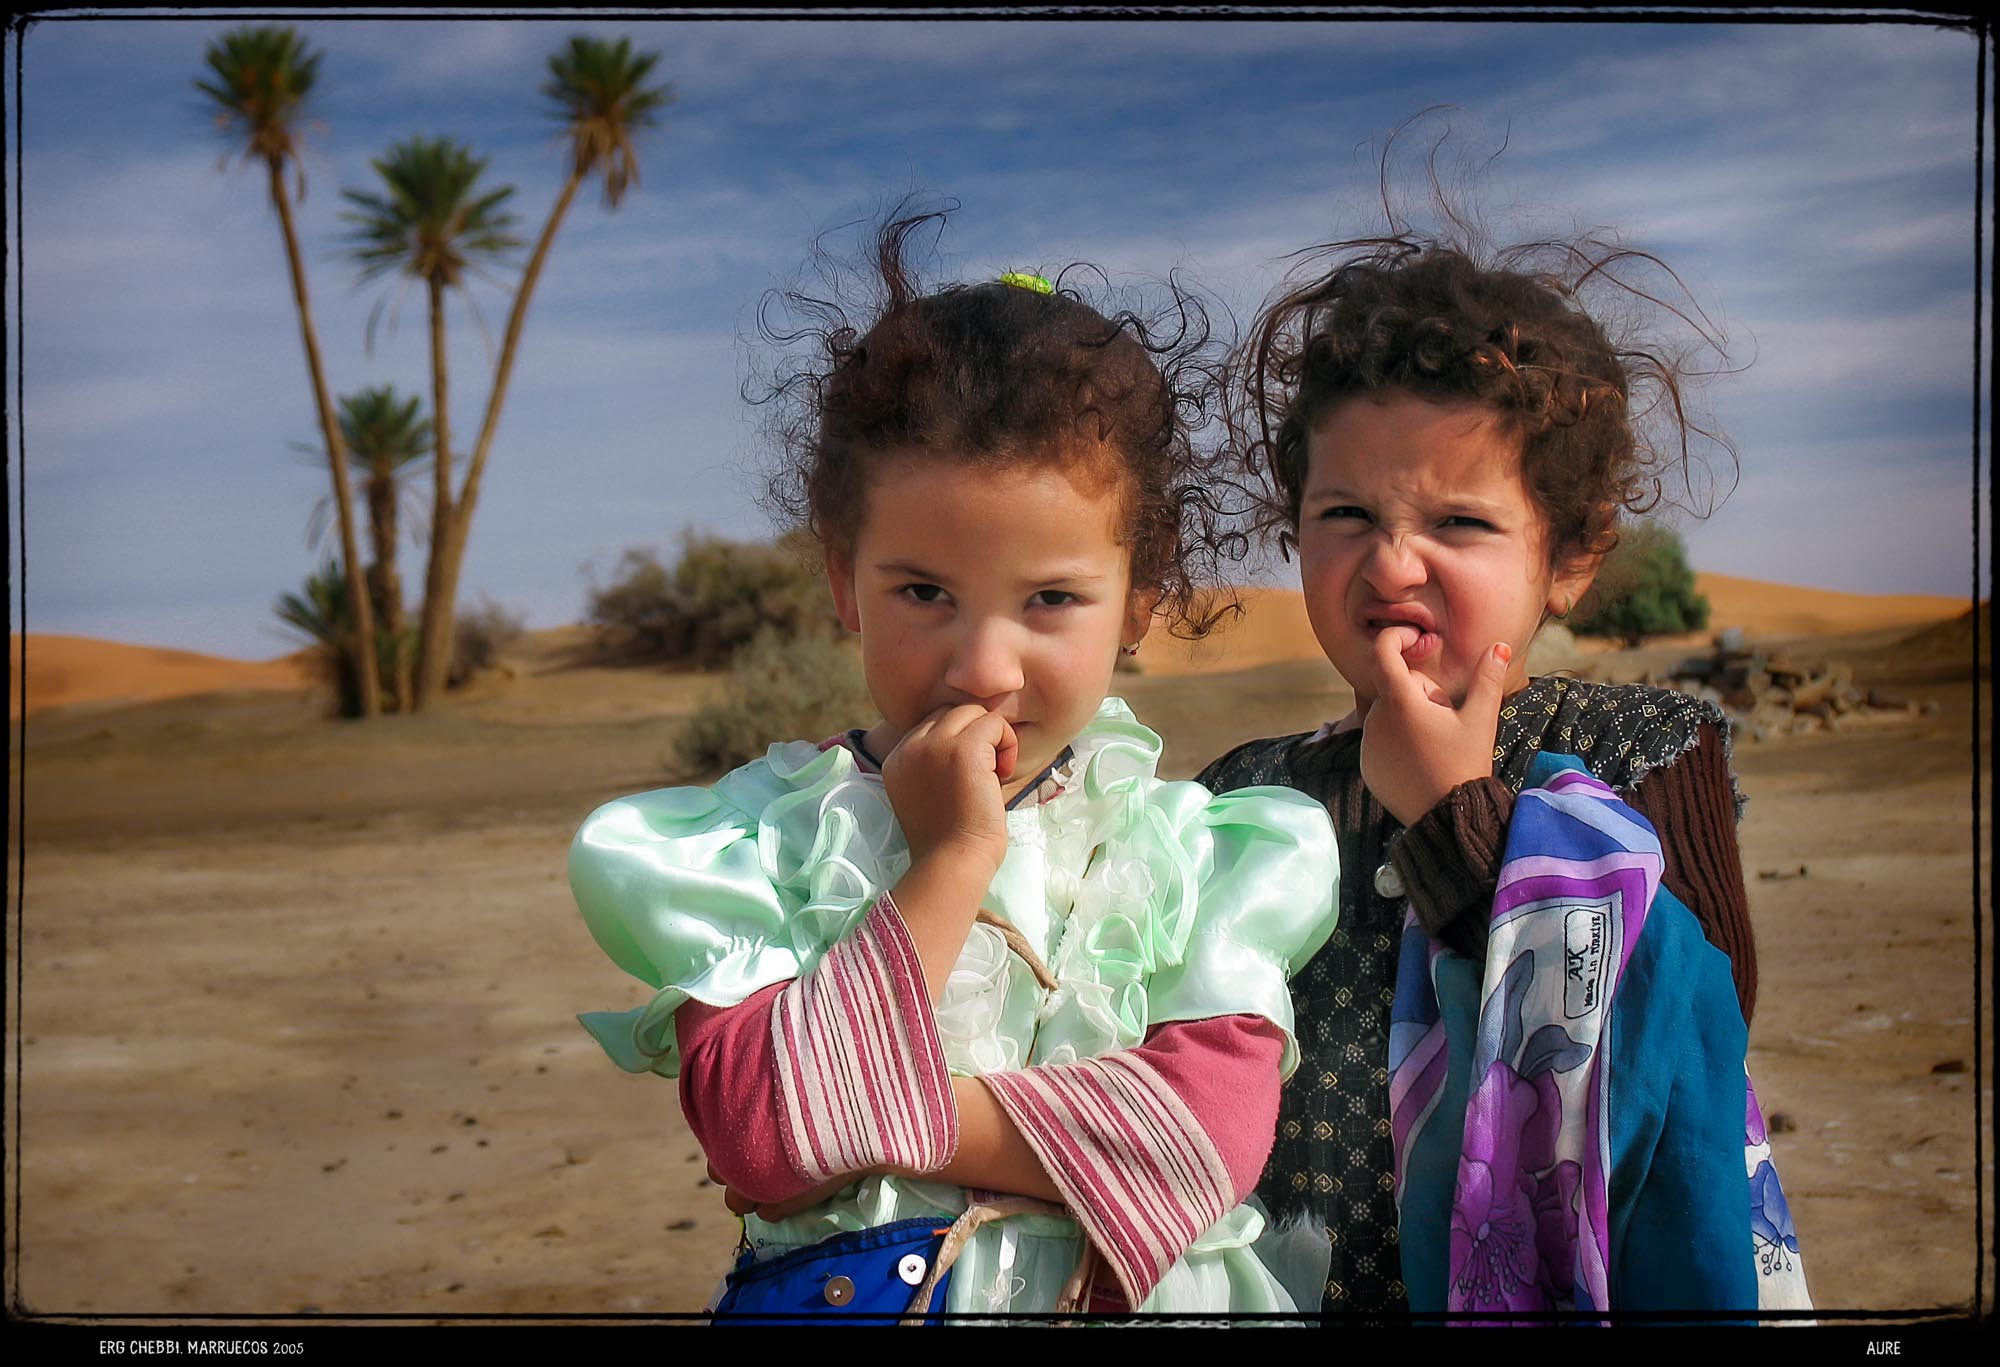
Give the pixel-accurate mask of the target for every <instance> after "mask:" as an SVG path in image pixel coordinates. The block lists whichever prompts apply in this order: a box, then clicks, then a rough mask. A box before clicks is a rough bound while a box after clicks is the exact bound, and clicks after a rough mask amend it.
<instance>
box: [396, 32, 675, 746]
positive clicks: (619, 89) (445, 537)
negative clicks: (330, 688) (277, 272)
mask: <svg viewBox="0 0 2000 1367" xmlns="http://www.w3.org/2000/svg"><path fill="white" fill-rule="evenodd" d="M659 60H660V54H659V53H657V52H642V53H638V54H634V53H633V51H632V44H631V41H630V40H629V39H625V38H620V39H619V40H618V41H617V42H615V43H610V42H604V41H601V40H599V39H595V38H583V37H575V38H571V39H570V40H569V46H568V48H566V49H565V50H563V51H560V52H558V53H556V54H555V55H554V56H552V57H550V58H549V79H548V81H547V82H546V83H545V84H544V85H543V86H542V94H543V95H545V96H546V97H547V98H548V99H549V100H550V102H551V108H550V112H551V114H552V115H553V116H554V117H555V118H556V120H557V121H558V122H560V123H561V124H562V125H563V129H564V132H565V135H566V137H567V140H568V143H569V152H570V157H569V163H570V171H569V178H568V179H567V180H566V181H565V182H564V183H563V188H562V192H561V193H560V194H558V195H557V196H556V202H555V207H554V208H552V209H550V210H549V217H548V222H546V223H545V224H543V225H542V233H541V236H540V237H539V238H538V239H536V242H535V250H534V252H533V253H532V254H531V255H530V256H529V258H528V264H527V267H526V269H525V270H524V271H523V272H522V274H521V283H520V286H519V287H518V288H517V289H516V290H515V291H514V305H513V307H512V309H510V310H509V311H508V314H507V331H506V334H505V336H504V338H503V340H502V341H501V344H500V358H499V361H498V363H497V364H496V366H495V368H494V372H493V388H492V389H491V390H490V391H489V392H488V394H487V398H486V417H485V420H484V421H483V422H482V423H481V424H480V427H479V437H478V440H477V441H476V442H475V443H474V445H473V448H472V460H471V463H470V464H469V465H468V466H467V468H466V472H465V488H464V491H463V492H462V493H461V494H460V495H459V497H458V500H457V503H456V505H455V506H454V507H453V508H452V510H451V516H450V517H449V518H448V519H447V518H446V517H445V516H444V515H443V505H442V504H440V511H439V518H438V522H437V525H436V527H435V528H434V529H433V531H432V534H431V561H430V570H429V574H428V575H427V577H426V581H425V590H424V629H423V642H422V646H421V656H420V659H419V663H418V667H417V705H418V706H419V707H421V706H423V704H424V702H425V700H426V699H428V698H430V697H432V696H435V695H436V694H437V693H439V692H440V691H442V689H443V687H444V682H445V674H446V670H447V669H448V667H449V665H450V663H451V657H452V651H451V635H452V622H453V613H454V611H455V607H454V605H455V603H456V601H457V596H458V575H459V569H460V567H461V566H462V565H463V563H464V559H465V544H466V540H467V538H468V536H469V535H470V533H471V530H472V511H473V508H474V507H475V506H476V505H477V504H478V502H479V480H480V476H481V475H483V474H484V473H485V470H486V457H487V455H488V454H489V453H490V452H491V451H492V449H493V437H494V434H495V433H496V432H497V431H498V430H499V427H500V409H501V406H502V405H503V404H504V403H505V402H506V399H507V383H508V381H509V379H511V378H512V376H513V373H514V357H515V354H516V350H517V348H518V346H519V344H520V340H521V329H522V326H523V324H525V323H526V321H527V318H528V303H529V300H530V299H531V298H532V297H533V296H534V292H535V284H536V282H537V281H539V280H540V279H541V275H542V263H543V262H544V261H545V260H546V259H547V258H548V254H549V246H550V244H552V243H553V242H554V241H555V238H556V230H557V229H558V228H560V227H561V226H562V221H563V218H564V216H565V215H567V214H568V213H569V206H570V201H571V200H573V199H575V198H576V192H577V190H578V189H580V188H581V187H582V185H583V183H584V181H585V180H587V179H589V178H590V176H591V175H592V173H594V172H596V171H599V170H602V171H603V173H604V201H605V204H606V205H607V206H608V207H609V208H611V209H614V210H615V209H616V208H617V207H618V205H619V204H620V202H622V201H623V200H624V198H625V192H626V190H628V189H629V188H631V187H632V186H633V185H636V184H638V181H639V160H638V156H637V153H636V152H635V151H634V149H633V146H632V134H633V132H634V131H635V130H637V129H640V128H646V127H650V126H652V125H653V124H654V123H656V122H657V118H656V116H657V114H658V113H659V111H660V110H662V109H664V108H666V107H667V106H668V105H669V104H672V103H673V100H674V96H673V89H672V87H671V86H662V87H657V88H652V89H648V88H646V86H645V81H646V78H647V77H648V76H649V75H651V73H652V70H653V67H654V66H655V65H657V64H658V62H659ZM439 411H440V412H441V411H442V410H441V409H440V410H439ZM440 449H442V447H440ZM440 468H442V467H440Z"/></svg>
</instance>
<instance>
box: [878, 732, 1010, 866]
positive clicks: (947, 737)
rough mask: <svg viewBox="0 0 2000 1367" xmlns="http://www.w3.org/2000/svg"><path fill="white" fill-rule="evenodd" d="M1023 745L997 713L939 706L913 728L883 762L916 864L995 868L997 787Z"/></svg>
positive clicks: (999, 816) (1001, 838) (1002, 830)
mask: <svg viewBox="0 0 2000 1367" xmlns="http://www.w3.org/2000/svg"><path fill="white" fill-rule="evenodd" d="M1019 749H1020V744H1019V742H1018V741H1017V740H1016V739H1015V737H1014V728H1013V727H1011V726H1009V725H1008V724H1007V722H1006V720H1005V719H1004V718H1002V717H1000V716H999V715H997V714H996V713H992V712H988V711H987V710H986V709H985V708H983V707H975V706H972V705H970V704H966V705H962V706H958V707H941V708H939V709H938V710H937V711H935V712H933V713H931V714H930V715H929V716H928V717H925V718H924V719H923V720H922V721H920V722H918V723H917V724H916V725H915V726H913V727H911V728H910V730H909V732H908V733H907V734H906V735H904V737H903V738H902V739H901V740H899V741H897V742H896V748H895V749H893V750H891V751H890V752H889V754H888V757H887V758H886V759H884V760H883V761H882V783H883V786H885V787H886V788H887V789H888V790H889V803H890V805H891V806H893V807H894V808H895V809H896V820H897V821H898V822H899V823H900V824H901V825H902V827H903V835H904V837H905V838H906V839H907V840H908V841H909V842H910V859H911V862H912V863H916V862H919V861H921V860H923V859H924V858H925V857H926V856H928V855H930V854H932V853H933V852H944V853H947V854H950V853H963V854H964V855H966V856H968V857H969V858H972V859H976V860H978V861H980V862H981V863H983V864H985V865H988V866H990V867H988V868H987V869H986V872H987V874H988V876H989V877H990V876H991V874H992V873H993V872H994V871H996V870H998V869H999V867H1000V861H1001V860H1002V859H1004V858H1005V857H1006V855H1007V812H1006V804H1005V803H1004V802H1002V801H1001V798H1000V785H1001V784H1002V783H1004V782H1005V781H1007V780H1008V779H1010V778H1012V777H1013V776H1014V760H1015V757H1016V756H1017V754H1018V753H1019Z"/></svg>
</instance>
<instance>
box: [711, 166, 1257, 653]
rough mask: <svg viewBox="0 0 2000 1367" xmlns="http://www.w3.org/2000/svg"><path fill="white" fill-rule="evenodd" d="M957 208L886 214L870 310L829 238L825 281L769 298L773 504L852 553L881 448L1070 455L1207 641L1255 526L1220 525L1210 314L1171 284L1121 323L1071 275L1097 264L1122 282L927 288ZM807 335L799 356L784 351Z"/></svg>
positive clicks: (1074, 470) (760, 385)
mask: <svg viewBox="0 0 2000 1367" xmlns="http://www.w3.org/2000/svg"><path fill="white" fill-rule="evenodd" d="M955 207H956V206H955V205H951V204H946V205H945V206H944V207H942V208H932V209H922V210H917V211H912V210H911V207H910V203H909V201H907V200H906V201H905V202H904V203H903V204H901V205H898V206H897V208H896V209H895V210H894V211H892V212H891V213H890V214H889V215H888V216H887V217H885V219H884V220H883V221H882V223H881V224H880V226H879V227H878V228H877V230H876V234H875V241H874V250H873V256H872V260H871V261H870V263H869V266H868V268H867V269H866V270H865V271H864V272H862V273H861V274H863V275H865V277H866V281H867V283H868V284H869V285H872V286H876V287H878V288H877V290H876V291H875V292H876V295H877V297H876V298H874V299H873V300H871V301H870V302H869V303H867V304H864V305H858V306H857V305H853V304H850V303H848V302H845V301H844V300H843V298H842V296H843V295H844V294H847V293H850V290H848V289H847V288H846V286H848V285H851V284H852V283H853V277H854V276H855V275H856V272H854V271H852V270H851V269H850V268H847V267H844V266H842V265H841V264H840V263H839V262H837V261H836V260H834V258H832V257H831V256H830V255H829V254H828V253H826V252H825V251H824V250H823V249H820V250H817V251H816V253H815V258H814V261H815V265H816V266H817V267H818V273H819V277H820V281H819V283H820V284H821V285H823V286H825V288H823V289H818V290H809V289H807V288H805V287H803V286H799V285H794V286H793V287H792V288H789V289H784V290H774V291H772V292H771V293H770V294H768V295H766V297H765V299H764V302H763V306H762V307H761V308H760V310H759V313H758V330H759V333H760V335H761V337H762V339H763V341H764V342H765V343H766V344H768V345H770V346H772V347H775V348H777V349H779V351H780V353H781V359H780V360H779V362H778V363H777V364H776V366H775V367H774V368H773V371H772V373H771V374H769V375H768V376H766V377H763V378H760V379H758V380H753V381H752V383H751V384H750V385H748V386H746V392H745V397H746V398H748V399H749V400H750V401H751V402H753V403H769V404H773V405H775V407H774V410H773V411H774V415H775V416H774V421H772V422H771V423H770V424H769V425H768V426H769V429H770V432H771V435H772V436H773V437H774V438H775V442H774V445H775V446H776V448H777V450H778V452H779V456H780V464H779V466H778V468H777V469H776V470H775V471H774V472H773V473H772V474H771V477H770V479H769V481H768V484H767V489H766V493H767V501H768V504H769V506H770V507H771V509H772V510H773V512H774V513H775V514H776V515H777V516H778V517H779V518H780V519H781V520H782V521H785V522H787V523H788V524H789V525H790V526H791V527H793V528H795V529H799V528H802V529H804V530H806V531H808V532H810V533H811V535H812V537H813V538H814V539H815V540H816V541H817V542H818V543H819V544H820V545H821V546H822V547H832V548H835V549H841V550H847V549H851V548H852V546H853V543H854V538H855V536H856V535H857V534H858V533H859V531H860V522H861V518H862V515H863V512H864V509H865V499H866V496H867V492H868V486H869V481H870V480H871V479H872V478H873V477H874V475H875V472H876V469H877V467H878V465H879V463H880V462H881V460H882V459H883V458H884V457H885V456H892V455H893V456H895V457H896V458H898V459H906V458H909V457H910V456H912V455H915V456H916V457H917V458H919V459H920V460H923V461H939V462H945V461H949V462H952V463H954V464H959V465H967V466H972V467H975V468H1001V467H1008V466H1016V465H1023V464H1027V465H1054V466H1060V467H1062V468H1064V469H1065V470H1066V471H1067V472H1068V473H1070V474H1071V475H1072V476H1075V477H1080V478H1082V479H1083V480H1085V481H1086V482H1102V483H1103V484H1105V485H1107V486H1110V487H1115V488H1116V489H1117V491H1118V495H1119V498H1120V502H1121V508H1120V512H1121V515H1122V519H1123V533H1122V536H1121V540H1122V541H1123V543H1124V544H1126V545H1128V546H1129V547H1130V549H1131V556H1132V584H1133V587H1134V588H1135V589H1140V590H1151V591H1156V592H1157V593H1158V594H1159V604H1158V607H1157V608H1156V609H1155V611H1156V613H1157V615H1158V616H1159V617H1160V618H1161V619H1163V620H1164V621H1165V623H1166V624H1167V626H1168V628H1169V629H1170V630H1171V631H1172V632H1173V633H1174V634H1176V635H1179V636H1184V637H1188V638H1199V637H1201V636H1203V635H1205V634H1207V632H1208V631H1209V630H1210V628H1212V627H1213V626H1214V625H1215V623H1216V622H1217V621H1219V620H1220V619H1221V618H1222V617H1223V616H1224V615H1226V614H1228V613H1231V612H1234V611H1237V610H1239V609H1237V607H1236V604H1235V600H1234V598H1233V596H1232V595H1230V594H1229V593H1227V591H1225V590H1221V589H1220V588H1219V586H1218V584H1217V575H1216V573H1215V570H1216V566H1217V564H1218V561H1219V558H1220V557H1221V555H1222V553H1223V552H1222V550H1221V548H1223V547H1226V546H1228V545H1229V544H1230V543H1231V541H1232V539H1233V540H1234V541H1237V542H1240V541H1241V540H1242V539H1243V538H1242V536H1241V534H1240V533H1231V532H1228V531H1225V530H1218V528H1219V527H1220V526H1221V522H1222V510H1221V507H1220V504H1219V502H1218V500H1217V498H1216V496H1215V493H1214V491H1213V490H1212V489H1211V487H1210V483H1209V479H1208V475H1209V473H1210V471H1211V469H1212V468H1213V467H1214V466H1215V465H1216V464H1217V463H1218V461H1219V460H1220V456H1219V455H1218V454H1216V453H1213V452H1209V451H1205V450H1202V449H1198V448H1197V446H1196V444H1195V442H1194V441H1193V440H1192V436H1191V434H1192V433H1193V432H1194V431H1197V430H1199V429H1200V428H1201V427H1203V426H1204V425H1206V423H1207V422H1208V421H1209V414H1210V411H1211V408H1212V405H1213V403H1214V401H1215V396H1216V392H1217V387H1218V386H1217V377H1218V372H1219V368H1220V364H1219V358H1218V356H1217V354H1216V353H1217V352H1218V351H1219V350H1220V347H1219V346H1218V344H1217V343H1216V342H1215V339H1214V330H1213V328H1212V327H1211V326H1210V322H1209V315H1208V311H1207V309H1206V308H1205V307H1204V306H1203V305H1202V303H1201V302H1200V299H1199V298H1198V297H1197V296H1196V295H1195V294H1194V293H1192V292H1191V290H1190V289H1189V287H1188V286H1187V285H1186V284H1185V282H1184V281H1182V280H1180V279H1178V278H1170V279H1169V280H1168V281H1167V282H1166V287H1167V293H1168V295H1169V299H1168V301H1167V303H1166V304H1165V305H1163V306H1161V307H1160V308H1158V309H1157V310H1155V311H1153V312H1152V313H1151V314H1150V316H1146V317H1142V316H1141V315H1140V314H1139V313H1137V312H1134V311H1132V310H1131V309H1126V308H1119V309H1116V310H1113V311H1110V312H1109V316H1107V313H1106V312H1100V311H1099V309H1098V308H1096V307H1093V306H1092V304H1090V303H1089V302H1087V301H1086V299H1085V296H1084V294H1083V292H1082V291H1081V290H1080V289H1079V288H1077V287H1076V286H1075V285H1074V284H1073V283H1072V282H1073V281H1074V280H1075V279H1076V278H1077V277H1079V276H1086V275H1091V276H1095V278H1096V280H1097V281H1098V282H1099V283H1100V285H1102V286H1103V288H1104V290H1105V292H1106V293H1109V292H1110V287H1109V281H1108V280H1107V279H1106V277H1105V276H1104V274H1103V272H1101V271H1098V270H1096V269H1095V268H1093V267H1089V266H1071V267H1070V268H1068V269H1067V270H1065V271H1063V272H1062V273H1061V274H1059V275H1058V276H1057V277H1056V278H1055V281H1054V285H1053V289H1052V291H1051V292H1049V293H1042V292H1041V291H1039V290H1037V289H1031V288H1024V287H1022V286H1018V285H1014V284H1008V283H1004V282H992V283H986V284H977V285H949V286H945V287H943V288H940V289H936V290H933V291H930V292H926V291H925V290H924V289H923V288H922V286H921V285H920V284H919V282H918V280H917V278H916V273H915V271H914V270H913V268H912V266H911V264H910V261H909V256H910V244H911V239H912V237H913V236H914V235H915V234H917V233H918V232H919V231H920V230H923V229H926V228H929V229H931V230H933V231H935V230H936V229H939V228H941V227H942V225H943V223H944V221H945V219H946V217H947V216H948V215H949V214H950V213H951V212H952V211H953V209H954V208H955ZM856 312H859V313H862V314H863V315H864V316H865V317H866V318H867V322H866V323H865V324H864V325H857V324H856V323H854V322H853V321H851V315H852V314H854V313H856ZM802 342H803V343H805V344H806V345H805V347H804V348H803V354H801V351H800V350H796V349H795V350H790V351H787V350H786V349H787V348H794V347H795V344H798V343H802Z"/></svg>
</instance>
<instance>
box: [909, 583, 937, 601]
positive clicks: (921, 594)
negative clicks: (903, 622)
mask: <svg viewBox="0 0 2000 1367" xmlns="http://www.w3.org/2000/svg"><path fill="white" fill-rule="evenodd" d="M901 592H903V593H905V594H907V595H909V596H910V597H911V598H913V599H915V600H916V601H917V602H919V603H937V602H941V601H943V599H944V590H943V589H941V588H939V587H938V586H937V585H936V584H905V585H903V587H902V589H901Z"/></svg>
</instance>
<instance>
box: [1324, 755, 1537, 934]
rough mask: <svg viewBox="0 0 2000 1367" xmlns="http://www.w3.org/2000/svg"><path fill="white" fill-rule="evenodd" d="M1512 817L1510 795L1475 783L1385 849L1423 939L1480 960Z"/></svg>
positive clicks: (1492, 783) (1495, 785)
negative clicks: (1425, 937)
mask: <svg viewBox="0 0 2000 1367" xmlns="http://www.w3.org/2000/svg"><path fill="white" fill-rule="evenodd" d="M1513 815H1514V791H1513V789H1511V788H1509V787H1508V786H1507V785H1506V784H1505V783H1504V782H1502V781H1501V780H1500V779H1497V778H1476V779H1473V780H1471V781H1470V782H1467V783H1461V784H1459V785H1458V786H1457V787H1456V788H1454V789H1452V790H1451V791H1450V792H1449V793H1446V794H1445V795H1444V798H1443V800H1441V801H1440V802H1439V803H1438V804H1437V805H1436V806H1435V807H1433V808H1431V809H1430V810H1429V811H1428V812H1425V813H1424V814H1423V815H1422V816H1420V817H1418V818H1417V821H1416V824H1415V825H1413V826H1411V827H1409V829H1407V830H1405V831H1403V832H1402V833H1401V834H1400V835H1398V836H1397V837H1396V838H1395V839H1394V840H1393V841H1391V842H1390V845H1389V862H1390V863H1392V864H1394V865H1395V866H1396V873H1397V875H1398V876H1399V877H1400V878H1401V879H1402V880H1403V889H1404V891H1405V893H1406V894H1407V895H1408V896H1409V899H1410V905H1411V906H1413V907H1415V908H1416V912H1417V920H1418V921H1420V922H1421V923H1422V924H1423V927H1424V931H1425V933H1426V934H1428V935H1429V936H1430V937H1431V938H1432V939H1434V940H1437V941H1439V942H1440V943H1442V944H1444V945H1445V946H1447V947H1448V948H1450V949H1453V950H1455V951H1457V952H1458V953H1460V954H1464V955H1467V956H1469V957H1472V958H1485V957H1486V928H1487V921H1488V918H1489V916H1490V913H1491V911H1492V906H1493V890H1494V888H1495V887H1496V886H1497V885H1498V884H1499V881H1500V857H1501V855H1502V854H1504V853H1505V852H1506V848H1507V823H1508V821H1509V820H1510V819H1512V817H1513ZM1362 872H1363V876H1364V877H1367V876H1372V875H1373V874H1374V872H1375V871H1374V870H1373V869H1365V870H1363V871H1362Z"/></svg>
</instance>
